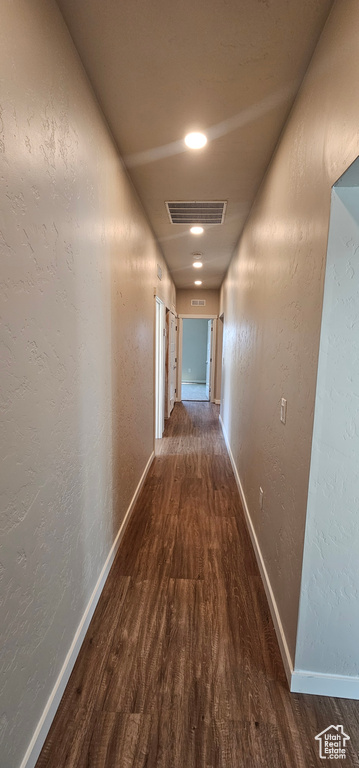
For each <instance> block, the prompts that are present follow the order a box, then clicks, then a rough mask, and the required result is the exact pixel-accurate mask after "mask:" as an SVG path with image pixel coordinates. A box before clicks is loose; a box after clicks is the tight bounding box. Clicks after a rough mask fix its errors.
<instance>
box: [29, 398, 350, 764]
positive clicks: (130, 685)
mask: <svg viewBox="0 0 359 768" xmlns="http://www.w3.org/2000/svg"><path fill="white" fill-rule="evenodd" d="M218 410H219V409H218V406H216V405H212V404H209V403H200V404H199V403H186V404H185V405H184V404H180V403H179V404H176V406H175V408H174V411H173V414H172V416H171V419H170V421H169V422H168V423H167V426H166V430H165V435H164V438H163V440H162V442H161V453H160V455H158V456H157V457H156V459H155V460H154V463H153V465H152V468H151V470H150V473H149V475H148V478H147V480H146V483H145V486H144V488H143V491H142V493H141V496H140V498H139V500H138V502H137V504H136V508H135V510H134V513H133V516H132V518H131V520H130V522H129V525H128V527H127V530H126V533H125V535H124V538H123V541H122V543H121V546H120V549H119V552H118V554H117V557H116V560H115V563H114V566H113V568H112V570H111V573H110V576H109V578H108V580H107V583H106V586H105V589H104V592H103V594H102V597H101V599H100V602H99V604H98V607H97V610H96V612H95V615H94V618H93V620H92V623H91V625H90V628H89V631H88V633H87V636H86V639H85V641H84V644H83V647H82V650H81V652H80V655H79V657H78V660H77V663H76V665H75V668H74V671H73V673H72V676H71V679H70V682H69V684H68V687H67V689H66V692H65V695H64V697H63V700H62V703H61V705H60V707H59V710H58V713H57V715H56V717H55V720H54V722H53V725H52V728H51V730H50V733H49V736H48V738H47V741H46V742H45V746H44V748H43V750H42V753H41V755H40V758H39V760H38V763H37V768H85V766H86V768H145V767H146V768H237V767H239V766H246V768H264V766H266V767H267V768H285V767H287V766H288V768H289V766H290V768H297V767H298V768H310V767H311V766H320V765H321V764H322V762H321V760H320V759H319V755H318V745H317V742H316V741H315V735H316V734H317V733H319V732H320V731H321V730H323V729H324V728H326V727H327V726H329V725H330V724H331V723H335V724H336V723H343V725H344V726H345V728H346V730H347V731H349V733H351V734H352V740H351V742H350V743H349V746H348V750H347V759H346V765H353V766H354V765H355V766H357V765H359V762H358V758H357V757H355V756H354V755H355V754H357V752H358V746H359V745H358V744H355V743H354V734H355V736H357V734H358V733H359V727H358V703H357V702H354V701H346V700H339V699H330V698H325V697H315V696H309V695H294V694H292V695H291V694H290V693H289V691H288V686H287V682H286V679H285V675H284V671H283V666H282V662H281V658H280V654H279V649H278V646H277V641H276V637H275V633H274V629H273V625H272V621H271V617H270V614H269V609H268V606H267V601H266V597H265V593H264V590H263V586H262V583H261V579H260V575H259V572H258V568H257V565H256V561H255V557H254V554H253V550H252V547H251V543H250V540H249V536H248V533H247V529H246V525H245V521H244V517H243V513H242V510H241V506H240V501H239V496H238V492H237V488H236V484H235V480H234V477H233V473H232V469H231V465H230V462H229V458H228V456H227V452H226V448H225V444H224V441H223V438H222V435H221V431H220V427H219V422H218Z"/></svg>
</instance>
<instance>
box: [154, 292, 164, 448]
mask: <svg viewBox="0 0 359 768" xmlns="http://www.w3.org/2000/svg"><path fill="white" fill-rule="evenodd" d="M159 318H160V320H159ZM165 358H166V307H165V304H164V302H163V301H162V299H160V297H159V296H157V295H155V365H154V369H155V398H154V404H155V424H154V427H155V429H154V434H155V439H159V438H161V437H162V435H163V431H164V425H165Z"/></svg>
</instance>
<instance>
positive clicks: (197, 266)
mask: <svg viewBox="0 0 359 768" xmlns="http://www.w3.org/2000/svg"><path fill="white" fill-rule="evenodd" d="M192 267H194V268H195V269H201V267H203V264H202V262H201V261H194V262H193V264H192Z"/></svg>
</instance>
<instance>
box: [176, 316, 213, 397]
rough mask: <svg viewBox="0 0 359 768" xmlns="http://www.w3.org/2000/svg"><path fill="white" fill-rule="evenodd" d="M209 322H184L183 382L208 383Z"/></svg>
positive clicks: (199, 320) (197, 320)
mask: <svg viewBox="0 0 359 768" xmlns="http://www.w3.org/2000/svg"><path fill="white" fill-rule="evenodd" d="M207 336H208V320H201V319H200V318H198V319H196V320H189V319H187V320H186V319H184V320H183V342H182V381H197V382H203V383H205V381H206V360H207Z"/></svg>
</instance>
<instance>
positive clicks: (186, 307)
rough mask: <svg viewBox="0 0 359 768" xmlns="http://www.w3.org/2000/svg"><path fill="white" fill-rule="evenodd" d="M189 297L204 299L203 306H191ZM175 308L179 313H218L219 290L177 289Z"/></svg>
mask: <svg viewBox="0 0 359 768" xmlns="http://www.w3.org/2000/svg"><path fill="white" fill-rule="evenodd" d="M191 299H205V301H206V306H205V307H191ZM176 308H177V312H178V314H179V315H203V316H205V315H206V314H207V315H218V311H219V291H215V290H213V291H212V290H211V291H205V290H203V291H202V290H198V288H196V289H195V290H193V291H192V289H190V290H185V289H184V288H182V289H179V290H178V291H177V296H176Z"/></svg>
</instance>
